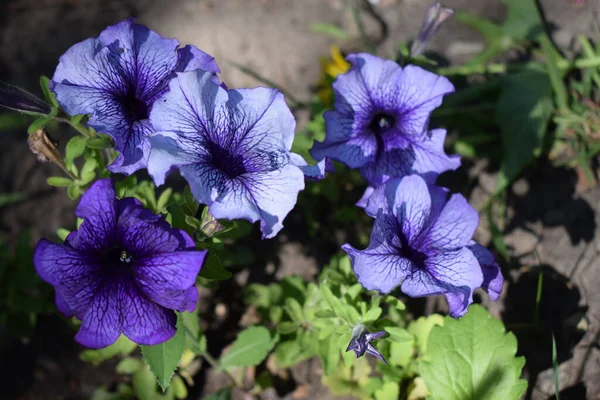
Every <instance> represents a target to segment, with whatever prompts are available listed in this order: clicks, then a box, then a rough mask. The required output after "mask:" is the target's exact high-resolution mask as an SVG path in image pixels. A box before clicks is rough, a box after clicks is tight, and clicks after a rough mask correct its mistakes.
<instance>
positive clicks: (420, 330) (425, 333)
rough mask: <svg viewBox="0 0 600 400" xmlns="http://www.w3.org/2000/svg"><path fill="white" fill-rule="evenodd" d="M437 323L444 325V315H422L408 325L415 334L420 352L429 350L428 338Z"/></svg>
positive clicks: (410, 331)
mask: <svg viewBox="0 0 600 400" xmlns="http://www.w3.org/2000/svg"><path fill="white" fill-rule="evenodd" d="M435 325H444V317H442V316H441V315H439V314H432V315H430V316H428V317H420V318H419V319H417V320H416V321H413V322H411V323H410V325H409V326H408V332H409V333H410V334H411V335H413V336H414V338H415V344H416V346H417V349H418V351H419V353H424V352H425V351H427V338H428V337H429V332H431V329H432V328H433V327H434V326H435ZM390 334H391V333H390Z"/></svg>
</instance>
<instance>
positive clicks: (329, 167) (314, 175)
mask: <svg viewBox="0 0 600 400" xmlns="http://www.w3.org/2000/svg"><path fill="white" fill-rule="evenodd" d="M290 162H291V163H292V164H293V165H295V166H297V167H298V168H300V170H302V172H303V173H304V177H305V178H306V179H309V180H311V181H320V180H322V179H325V173H326V172H333V171H334V166H333V163H332V162H331V160H330V159H328V158H324V159H323V160H321V161H319V162H318V163H316V164H314V165H308V163H307V162H306V160H305V159H304V158H303V157H302V156H301V155H300V154H296V153H290Z"/></svg>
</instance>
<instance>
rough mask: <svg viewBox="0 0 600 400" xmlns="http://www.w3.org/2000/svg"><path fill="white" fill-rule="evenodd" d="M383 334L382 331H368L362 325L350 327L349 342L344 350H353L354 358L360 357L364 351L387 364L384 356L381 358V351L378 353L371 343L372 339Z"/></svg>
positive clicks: (384, 333)
mask: <svg viewBox="0 0 600 400" xmlns="http://www.w3.org/2000/svg"><path fill="white" fill-rule="evenodd" d="M385 335H387V333H386V332H383V331H381V332H374V333H369V332H367V330H366V329H365V327H364V326H363V325H356V326H354V328H352V338H351V339H350V343H348V347H347V348H346V351H350V350H352V351H354V354H356V358H360V357H362V356H363V355H364V354H365V353H368V354H370V355H372V356H375V357H377V358H379V359H380V360H381V361H383V363H384V364H387V361H386V360H385V358H383V356H382V355H381V353H379V352H378V351H377V349H376V348H375V347H373V345H372V344H371V342H372V341H373V340H377V339H380V338H382V337H383V336H385Z"/></svg>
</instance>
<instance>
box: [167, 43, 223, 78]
mask: <svg viewBox="0 0 600 400" xmlns="http://www.w3.org/2000/svg"><path fill="white" fill-rule="evenodd" d="M195 69H202V70H205V71H210V72H213V73H215V74H216V73H218V72H221V70H220V69H219V67H218V66H217V62H216V61H215V58H214V57H212V56H210V55H208V54H206V53H205V52H203V51H202V50H200V49H198V48H197V47H196V46H192V45H187V46H185V47H183V48H181V49H179V50H177V66H176V67H175V71H176V72H186V71H193V70H195Z"/></svg>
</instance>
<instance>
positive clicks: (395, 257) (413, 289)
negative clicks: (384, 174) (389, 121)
mask: <svg viewBox="0 0 600 400" xmlns="http://www.w3.org/2000/svg"><path fill="white" fill-rule="evenodd" d="M365 211H366V213H367V214H368V215H370V216H371V217H374V218H375V225H374V226H373V230H372V232H371V243H370V244H369V247H368V248H367V249H365V250H357V249H355V248H353V247H352V246H350V245H349V244H346V245H344V246H343V249H344V250H345V251H346V252H347V253H348V255H349V256H350V259H351V260H352V263H353V268H354V272H355V273H356V276H357V277H358V281H359V282H360V283H361V284H362V285H363V286H364V287H365V288H366V289H368V290H378V291H380V292H382V293H390V292H391V291H392V290H393V289H394V288H396V287H400V289H401V290H402V292H403V293H405V294H407V295H408V296H411V297H423V296H431V295H436V294H443V295H445V296H446V299H447V300H448V304H449V307H450V315H451V316H453V317H460V316H462V315H464V314H465V313H466V312H467V308H468V306H469V304H471V303H472V302H473V291H474V290H475V289H477V288H480V287H481V288H483V289H484V290H485V291H486V292H487V293H488V294H489V295H490V298H491V299H492V300H497V299H498V297H499V296H500V292H501V291H502V283H503V278H502V274H501V272H500V267H499V266H498V264H497V263H496V262H495V261H494V258H493V256H492V255H491V253H490V252H489V251H488V250H487V249H486V248H484V247H483V246H481V245H479V244H477V243H475V242H474V241H473V240H472V237H473V233H474V232H475V229H476V228H477V224H478V223H479V217H478V215H477V211H475V209H473V208H472V207H471V206H470V205H469V204H468V203H467V200H466V199H465V198H464V197H463V196H462V195H460V194H451V193H450V192H449V191H448V190H447V189H444V188H441V187H438V186H433V185H428V184H427V183H426V182H425V181H424V180H423V178H421V177H419V176H417V175H412V176H407V177H404V178H398V179H392V180H390V181H388V182H387V183H386V184H385V185H383V186H381V187H379V188H377V189H376V190H375V191H374V192H373V194H372V195H371V197H370V198H369V201H368V204H367V207H366V208H365Z"/></svg>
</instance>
